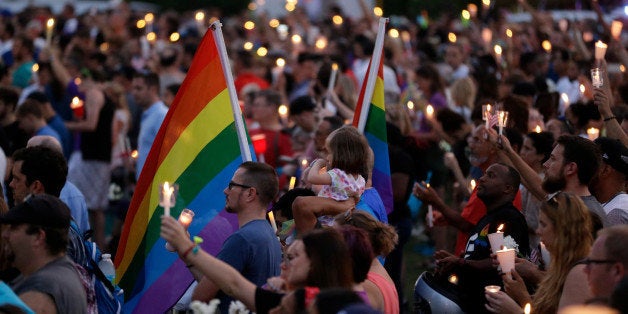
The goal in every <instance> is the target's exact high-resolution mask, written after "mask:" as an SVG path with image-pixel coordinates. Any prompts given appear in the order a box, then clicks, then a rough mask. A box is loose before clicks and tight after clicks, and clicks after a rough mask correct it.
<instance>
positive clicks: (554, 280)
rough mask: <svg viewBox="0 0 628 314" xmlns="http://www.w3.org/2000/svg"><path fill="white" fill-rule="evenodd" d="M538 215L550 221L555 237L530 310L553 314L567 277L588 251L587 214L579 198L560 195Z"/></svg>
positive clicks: (589, 240) (553, 198) (589, 237)
mask: <svg viewBox="0 0 628 314" xmlns="http://www.w3.org/2000/svg"><path fill="white" fill-rule="evenodd" d="M541 212H542V213H543V214H545V216H547V218H548V219H549V220H550V222H551V224H552V227H553V230H554V236H555V237H554V239H552V240H551V243H548V249H549V251H550V255H551V257H552V262H551V264H550V268H549V271H548V272H547V276H546V277H545V279H544V280H543V281H542V282H541V283H540V284H539V288H538V290H537V291H536V293H535V295H534V300H533V304H532V307H533V308H534V309H535V312H537V313H556V311H557V310H558V303H559V301H560V297H561V295H562V292H563V285H564V284H565V280H566V278H567V274H569V271H570V270H571V269H572V268H573V267H574V265H576V263H577V262H578V261H579V260H581V259H583V258H585V257H586V256H587V254H588V253H589V250H590V249H591V243H592V242H593V236H592V232H591V228H592V223H591V214H590V213H589V209H588V208H587V206H586V205H585V204H584V202H583V201H582V200H581V199H580V197H578V196H576V195H573V194H569V193H564V192H559V193H558V194H556V195H555V196H553V197H551V198H550V199H549V200H548V201H546V202H544V203H543V204H542V205H541Z"/></svg>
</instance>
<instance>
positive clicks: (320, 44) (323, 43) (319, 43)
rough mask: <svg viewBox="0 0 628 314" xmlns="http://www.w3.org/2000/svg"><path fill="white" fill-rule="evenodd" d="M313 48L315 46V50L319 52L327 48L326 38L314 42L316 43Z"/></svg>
mask: <svg viewBox="0 0 628 314" xmlns="http://www.w3.org/2000/svg"><path fill="white" fill-rule="evenodd" d="M314 46H316V48H318V49H320V50H322V49H325V47H327V38H325V37H320V38H319V39H317V40H316V43H314Z"/></svg>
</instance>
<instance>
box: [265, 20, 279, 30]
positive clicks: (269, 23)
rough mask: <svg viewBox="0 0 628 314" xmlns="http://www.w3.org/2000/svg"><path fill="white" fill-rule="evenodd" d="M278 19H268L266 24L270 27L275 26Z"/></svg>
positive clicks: (277, 23) (277, 24)
mask: <svg viewBox="0 0 628 314" xmlns="http://www.w3.org/2000/svg"><path fill="white" fill-rule="evenodd" d="M279 24H281V23H279V20H278V19H272V20H270V21H268V26H270V27H272V28H277V26H279Z"/></svg>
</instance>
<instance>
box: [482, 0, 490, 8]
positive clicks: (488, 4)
mask: <svg viewBox="0 0 628 314" xmlns="http://www.w3.org/2000/svg"><path fill="white" fill-rule="evenodd" d="M482 5H483V6H485V7H488V6H490V5H491V0H482Z"/></svg>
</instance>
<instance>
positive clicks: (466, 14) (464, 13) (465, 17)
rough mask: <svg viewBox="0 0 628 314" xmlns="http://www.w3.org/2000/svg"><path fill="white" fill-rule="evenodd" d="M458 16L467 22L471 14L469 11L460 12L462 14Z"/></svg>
mask: <svg viewBox="0 0 628 314" xmlns="http://www.w3.org/2000/svg"><path fill="white" fill-rule="evenodd" d="M460 15H461V16H462V18H463V19H465V20H468V19H470V18H471V13H470V12H469V10H462V13H461V14H460Z"/></svg>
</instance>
